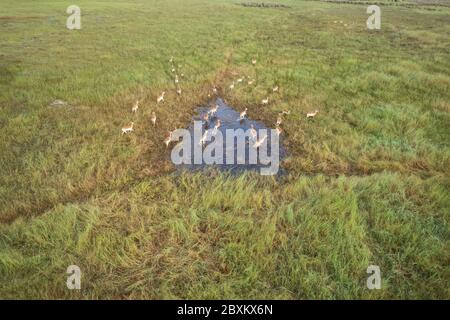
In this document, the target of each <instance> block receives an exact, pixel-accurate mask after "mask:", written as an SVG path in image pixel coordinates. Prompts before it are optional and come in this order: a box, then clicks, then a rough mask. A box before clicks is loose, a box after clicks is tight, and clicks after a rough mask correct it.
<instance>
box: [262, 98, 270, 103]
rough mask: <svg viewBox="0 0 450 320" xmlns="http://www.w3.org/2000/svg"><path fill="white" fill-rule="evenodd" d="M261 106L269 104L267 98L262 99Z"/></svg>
mask: <svg viewBox="0 0 450 320" xmlns="http://www.w3.org/2000/svg"><path fill="white" fill-rule="evenodd" d="M261 104H269V97H267V98H265V99H262V100H261Z"/></svg>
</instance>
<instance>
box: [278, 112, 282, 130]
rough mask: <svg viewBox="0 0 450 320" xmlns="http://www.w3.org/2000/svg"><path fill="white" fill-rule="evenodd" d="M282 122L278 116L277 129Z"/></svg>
mask: <svg viewBox="0 0 450 320" xmlns="http://www.w3.org/2000/svg"><path fill="white" fill-rule="evenodd" d="M282 122H283V119H282V118H281V114H279V115H278V118H277V127H278V126H279V125H280V124H281V123H282Z"/></svg>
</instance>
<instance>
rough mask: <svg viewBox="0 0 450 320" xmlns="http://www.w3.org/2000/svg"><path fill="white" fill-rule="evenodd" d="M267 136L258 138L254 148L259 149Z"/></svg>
mask: <svg viewBox="0 0 450 320" xmlns="http://www.w3.org/2000/svg"><path fill="white" fill-rule="evenodd" d="M266 138H267V135H265V136H264V137H262V138H259V139H258V140H256V142H255V143H254V144H253V148H256V149H258V148H259V147H260V146H261V145H262V144H263V142H264V140H266Z"/></svg>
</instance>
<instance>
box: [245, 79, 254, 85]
mask: <svg viewBox="0 0 450 320" xmlns="http://www.w3.org/2000/svg"><path fill="white" fill-rule="evenodd" d="M254 82H255V80H248V81H247V83H248V84H249V85H252V84H253V83H254Z"/></svg>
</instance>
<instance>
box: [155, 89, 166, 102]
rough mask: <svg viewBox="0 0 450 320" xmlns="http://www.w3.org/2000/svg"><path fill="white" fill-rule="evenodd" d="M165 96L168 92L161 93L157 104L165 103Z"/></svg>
mask: <svg viewBox="0 0 450 320" xmlns="http://www.w3.org/2000/svg"><path fill="white" fill-rule="evenodd" d="M165 94H166V92H165V91H163V92H162V93H161V95H160V96H159V97H158V99H156V102H157V103H160V102H164V95H165Z"/></svg>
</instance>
